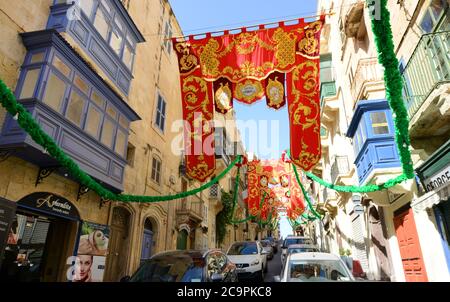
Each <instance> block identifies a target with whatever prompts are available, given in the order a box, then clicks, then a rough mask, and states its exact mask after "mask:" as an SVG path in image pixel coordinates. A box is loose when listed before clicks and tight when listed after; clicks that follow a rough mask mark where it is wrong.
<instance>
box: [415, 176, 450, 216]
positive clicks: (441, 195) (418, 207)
mask: <svg viewBox="0 0 450 302" xmlns="http://www.w3.org/2000/svg"><path fill="white" fill-rule="evenodd" d="M449 191H450V183H449V184H447V185H446V186H444V187H441V188H439V189H438V190H435V191H431V192H428V193H427V194H425V195H423V196H421V197H420V198H418V199H416V200H414V201H413V202H412V203H411V207H412V208H413V210H414V212H416V213H417V212H420V211H425V210H427V209H431V208H432V207H433V206H435V205H437V204H439V203H440V202H441V201H447V200H448V199H449V198H450V193H449Z"/></svg>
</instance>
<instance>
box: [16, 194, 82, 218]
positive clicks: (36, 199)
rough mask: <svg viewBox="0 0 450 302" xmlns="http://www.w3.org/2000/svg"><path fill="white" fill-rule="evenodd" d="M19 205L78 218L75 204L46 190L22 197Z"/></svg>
mask: <svg viewBox="0 0 450 302" xmlns="http://www.w3.org/2000/svg"><path fill="white" fill-rule="evenodd" d="M18 204H19V205H21V206H26V207H28V208H32V209H35V210H38V211H41V212H45V213H48V214H53V215H59V216H65V217H67V218H77V219H78V218H79V214H78V211H77V209H76V208H75V206H74V205H73V204H72V203H71V202H70V201H68V200H67V199H65V198H64V197H61V196H58V195H55V194H53V193H48V192H36V193H32V194H30V195H28V196H25V197H24V198H22V199H21V200H20V201H19V202H18Z"/></svg>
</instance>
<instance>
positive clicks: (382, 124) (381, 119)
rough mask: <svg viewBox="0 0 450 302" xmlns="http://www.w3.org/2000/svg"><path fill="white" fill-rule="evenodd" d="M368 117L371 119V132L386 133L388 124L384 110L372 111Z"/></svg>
mask: <svg viewBox="0 0 450 302" xmlns="http://www.w3.org/2000/svg"><path fill="white" fill-rule="evenodd" d="M370 119H371V121H372V131H373V134H388V133H389V126H388V123H387V118H386V113H385V112H372V113H371V114H370Z"/></svg>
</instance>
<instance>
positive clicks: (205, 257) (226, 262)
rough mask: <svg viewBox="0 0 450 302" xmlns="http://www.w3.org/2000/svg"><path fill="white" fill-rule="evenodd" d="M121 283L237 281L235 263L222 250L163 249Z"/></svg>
mask: <svg viewBox="0 0 450 302" xmlns="http://www.w3.org/2000/svg"><path fill="white" fill-rule="evenodd" d="M121 281H122V282H236V281H237V271H236V265H235V264H234V263H233V262H232V261H230V259H228V257H227V256H226V255H225V254H224V253H223V252H222V251H220V250H216V249H214V250H201V251H200V250H189V251H169V252H162V253H159V254H156V255H154V256H152V257H151V258H150V259H148V260H146V261H145V262H144V263H143V264H142V265H141V266H140V267H139V268H138V270H137V271H136V272H135V273H134V275H133V276H131V277H129V276H126V277H124V278H122V280H121Z"/></svg>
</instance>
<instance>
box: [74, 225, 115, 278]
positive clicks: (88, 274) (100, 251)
mask: <svg viewBox="0 0 450 302" xmlns="http://www.w3.org/2000/svg"><path fill="white" fill-rule="evenodd" d="M108 242H109V226H107V225H101V224H96V223H91V222H87V221H84V222H83V225H82V228H81V235H80V242H79V245H78V255H77V257H76V263H75V272H74V279H73V281H75V282H101V281H103V275H104V272H105V263H106V255H107V253H108Z"/></svg>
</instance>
